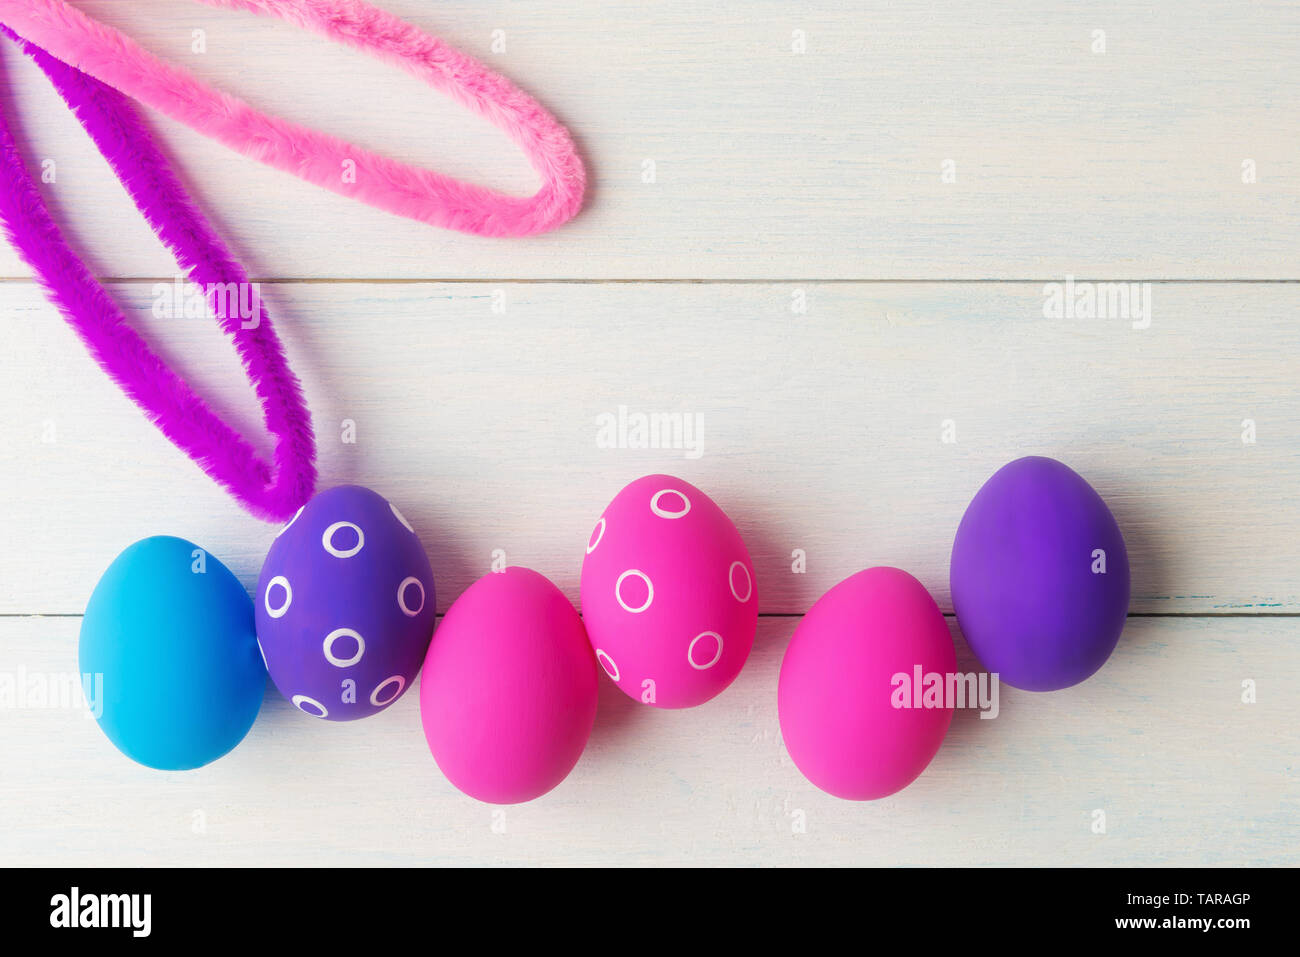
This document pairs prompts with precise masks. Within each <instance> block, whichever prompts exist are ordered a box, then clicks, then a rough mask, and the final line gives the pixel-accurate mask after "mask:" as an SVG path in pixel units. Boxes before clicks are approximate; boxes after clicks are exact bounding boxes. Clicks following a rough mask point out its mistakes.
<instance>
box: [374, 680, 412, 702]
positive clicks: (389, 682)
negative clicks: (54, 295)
mask: <svg viewBox="0 0 1300 957" xmlns="http://www.w3.org/2000/svg"><path fill="white" fill-rule="evenodd" d="M392 684H395V685H397V687H396V688H394V689H393V693H392V694H390V695H389V696H388V697H386V698H384V699H383V700H382V701H380V700H379V692H381V691H383V690H384V689H385V688H387V687H388V686H389V685H392ZM405 687H406V679H405V678H403V677H402V676H401V675H393V676H392V677H391V678H389V679H387V680H386V681H381V682H380V683H379V686H378V687H377V688H375V690H374V691H372V692H370V703H371V704H373V705H374V706H375V707H376V708H382V707H383V706H384V705H386V704H391V703H392V702H394V701H396V700H397V696H398V695H399V694H401V693H402V689H403V688H405Z"/></svg>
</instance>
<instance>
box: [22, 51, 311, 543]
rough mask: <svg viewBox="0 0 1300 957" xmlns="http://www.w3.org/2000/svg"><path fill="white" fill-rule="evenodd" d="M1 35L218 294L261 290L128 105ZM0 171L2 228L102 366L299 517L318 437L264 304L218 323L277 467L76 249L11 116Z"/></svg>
mask: <svg viewBox="0 0 1300 957" xmlns="http://www.w3.org/2000/svg"><path fill="white" fill-rule="evenodd" d="M0 32H3V33H4V34H5V35H6V36H8V37H9V38H10V39H13V40H16V41H17V42H18V43H19V44H20V45H21V46H22V48H23V51H24V52H25V53H27V55H28V56H30V57H31V58H32V59H33V60H34V61H35V62H36V64H37V66H39V67H40V68H41V69H42V70H43V71H44V72H45V73H46V75H47V76H49V78H50V80H51V81H52V82H53V84H54V86H55V88H56V89H57V90H58V91H59V94H60V95H61V96H62V97H63V99H64V101H65V102H66V103H67V104H68V106H69V107H70V108H71V109H72V110H73V112H74V113H75V114H76V116H77V119H78V120H79V121H80V122H81V125H82V126H83V127H85V129H86V132H87V133H89V134H90V137H91V139H92V140H94V142H95V145H96V146H97V147H98V148H99V150H100V152H101V153H103V154H104V157H105V159H107V160H108V162H109V164H110V165H111V166H112V167H113V171H114V172H115V173H116V174H117V176H118V178H119V179H120V180H121V181H122V184H123V185H124V186H125V187H126V189H127V191H128V192H129V193H130V195H131V198H132V200H133V201H134V203H135V205H136V208H137V209H139V210H140V212H141V213H142V214H143V215H144V217H145V218H146V219H147V220H148V222H149V225H150V226H151V227H152V228H153V231H154V232H155V233H156V234H157V236H158V238H159V239H160V240H162V242H163V243H164V244H165V245H166V246H167V247H168V249H170V250H171V252H172V255H173V256H174V257H175V258H176V262H177V264H178V265H179V266H180V267H181V269H182V270H184V271H185V273H186V275H187V276H188V278H189V280H190V281H191V282H193V283H196V284H198V285H199V286H200V287H202V288H203V289H204V290H207V291H209V292H210V291H212V290H214V289H216V288H218V287H225V288H226V289H229V288H232V287H231V286H228V285H227V284H234V285H233V288H235V289H239V290H243V289H250V288H253V287H252V286H251V284H250V283H249V282H248V277H247V275H246V274H245V273H244V270H243V269H242V268H241V267H240V265H239V264H238V263H237V262H235V260H234V259H233V258H232V257H231V256H230V254H229V252H227V251H226V249H225V247H224V246H223V245H222V242H221V240H220V239H219V238H218V237H217V235H216V233H215V232H213V230H212V229H211V227H209V225H208V224H207V222H206V221H205V220H204V218H203V215H202V214H201V213H200V212H199V210H198V208H197V207H196V206H195V205H194V204H193V203H192V202H191V201H190V198H189V196H188V195H187V194H186V192H185V190H184V188H183V187H182V186H181V184H180V181H179V180H178V179H177V178H176V176H175V174H174V173H173V172H172V170H171V167H170V166H169V164H168V162H167V159H166V157H165V156H164V155H163V154H162V153H161V151H160V150H159V149H158V148H157V147H156V146H155V145H154V142H153V139H152V138H151V137H150V135H149V132H148V130H147V129H146V128H145V127H144V125H143V123H141V121H140V118H139V117H138V116H137V115H136V114H135V113H134V111H133V110H132V109H131V106H130V104H129V102H128V101H127V100H126V99H125V98H124V97H122V96H121V95H120V94H118V93H116V92H114V91H113V90H111V89H109V88H108V87H106V86H104V85H103V84H102V83H100V82H98V81H97V80H95V79H93V78H91V77H89V76H86V75H85V74H83V73H80V72H78V71H77V70H75V69H73V68H71V67H69V66H67V65H66V64H65V63H63V62H61V61H60V60H56V59H54V58H53V57H51V56H49V55H48V54H47V53H45V52H44V51H43V50H40V49H39V48H37V47H36V46H34V45H33V44H31V43H29V42H27V41H25V40H23V39H20V38H19V37H17V36H15V35H14V34H13V33H12V32H11V31H10V30H8V29H7V28H4V27H0ZM0 176H3V178H4V182H3V185H2V186H0V221H2V222H3V226H4V230H5V232H6V234H7V235H8V237H9V240H10V242H12V243H13V245H14V247H15V248H16V249H17V250H18V252H19V253H20V254H21V256H22V257H23V259H24V260H25V261H26V262H27V263H28V265H29V266H31V268H32V270H33V272H35V274H36V277H37V279H38V280H39V281H40V283H41V284H42V286H43V287H44V289H45V292H46V294H47V295H48V297H49V298H50V299H51V301H53V302H54V303H55V305H57V306H58V307H59V309H60V311H61V312H62V313H63V317H64V318H65V319H66V320H67V321H68V323H69V324H70V325H71V326H72V327H73V328H74V329H75V330H76V331H77V334H78V335H79V336H80V337H81V340H82V342H84V343H85V345H86V347H87V348H88V349H89V350H90V352H91V355H93V356H94V357H95V361H97V362H98V363H99V364H100V366H101V367H102V368H103V369H104V370H105V371H106V372H107V373H108V374H109V375H110V376H111V377H112V378H113V379H114V381H116V382H117V384H118V385H119V386H120V387H121V388H122V390H123V391H124V392H126V394H127V395H129V396H130V397H131V399H132V400H133V401H134V402H135V403H136V404H137V405H138V406H140V408H141V409H142V410H144V412H145V414H146V415H148V416H149V418H150V419H152V421H153V422H154V424H155V425H157V426H158V428H159V429H161V430H162V432H163V433H164V434H165V435H166V436H167V437H168V438H169V439H171V441H172V442H173V443H174V444H175V445H177V446H178V447H180V448H181V449H183V450H185V452H187V453H188V454H189V456H190V457H191V458H192V459H194V460H195V461H196V462H197V463H198V464H199V465H200V466H201V467H202V468H203V469H204V471H206V472H207V473H208V475H210V476H211V477H212V478H213V479H215V480H216V481H217V482H218V483H219V484H221V485H222V486H224V487H225V488H226V489H227V490H228V491H229V492H230V494H231V495H233V496H234V497H235V498H236V499H238V500H239V501H240V502H241V503H242V504H243V505H244V506H245V507H246V508H247V509H248V510H249V511H250V512H252V513H253V514H255V515H257V516H258V517H259V518H263V519H267V520H269V521H283V520H285V519H287V518H289V517H290V516H291V515H293V514H294V512H295V511H296V510H297V509H298V507H299V506H300V505H302V504H303V503H304V502H306V501H307V499H309V498H310V497H311V494H312V491H313V489H314V487H315V484H316V465H315V458H316V442H315V438H314V436H313V434H312V427H311V418H310V415H309V414H308V412H307V407H306V405H305V404H304V402H303V398H302V393H301V390H300V389H299V386H298V380H297V379H296V378H295V377H294V375H293V373H292V372H291V371H290V369H289V366H288V363H287V362H286V361H285V358H284V350H283V347H282V346H281V345H280V340H279V339H278V338H277V337H276V334H275V330H274V329H273V328H272V326H271V320H270V317H269V316H267V314H266V310H265V308H264V307H263V306H262V304H261V303H260V301H259V302H256V305H255V312H250V313H249V314H248V315H244V313H243V310H240V309H236V310H233V311H232V310H230V309H229V308H226V309H223V310H221V311H220V313H219V314H218V315H217V317H216V318H217V322H218V324H219V325H220V326H221V328H222V331H223V332H224V333H225V334H226V335H227V337H229V338H230V339H231V340H232V341H233V343H234V345H235V350H236V352H237V353H238V355H239V359H240V362H241V363H242V364H243V366H244V370H245V372H246V373H247V375H248V378H249V380H250V381H251V382H252V384H253V387H254V390H255V391H256V393H257V398H258V401H259V402H260V403H261V406H262V411H263V417H264V421H265V423H266V427H267V429H268V430H269V431H270V433H271V434H272V435H273V436H274V437H275V453H274V461H273V462H271V463H268V462H265V461H263V460H261V459H260V458H258V456H257V453H256V452H255V450H254V449H253V447H252V446H251V445H250V444H249V443H248V442H247V441H246V440H245V439H244V438H243V437H242V436H241V435H239V433H237V432H236V431H235V430H233V429H232V428H230V426H228V425H227V424H226V423H225V422H224V421H223V420H222V419H221V418H220V417H219V416H218V415H217V414H216V413H214V412H213V411H212V410H211V409H209V408H208V406H207V405H206V403H204V401H203V399H202V398H200V397H199V396H198V395H197V394H195V392H194V391H193V390H192V389H191V388H190V387H189V385H188V384H187V383H186V382H185V380H184V379H182V378H181V377H180V376H179V375H177V374H176V372H175V371H173V370H172V369H171V367H170V366H168V365H167V363H166V362H165V361H163V360H162V359H161V358H160V357H159V356H158V355H157V354H156V353H155V352H154V351H153V350H152V349H150V348H149V344H148V343H147V342H146V341H145V340H144V339H143V338H142V337H141V336H140V335H139V333H137V332H136V331H135V330H134V329H133V328H132V327H131V326H130V324H129V323H128V321H127V319H126V316H125V315H124V314H123V313H122V311H121V309H119V308H118V306H117V305H116V304H115V303H114V302H113V300H112V299H111V298H110V297H109V296H108V294H107V293H106V292H105V291H104V288H103V286H101V285H100V283H99V282H98V280H97V279H96V278H95V277H94V276H93V275H92V274H91V272H90V270H89V269H88V268H87V267H86V265H85V263H83V262H82V261H81V260H80V259H79V258H78V257H77V255H76V254H75V253H74V252H73V251H72V249H71V248H70V247H69V245H68V243H67V242H66V240H65V239H64V238H63V235H62V233H61V232H60V230H59V228H58V226H57V225H56V224H55V222H54V220H53V218H52V217H51V216H50V213H49V210H48V209H47V207H46V205H45V201H44V199H43V198H42V197H41V193H40V190H39V189H38V188H37V186H36V183H35V182H34V181H33V179H32V177H31V175H30V174H29V172H28V170H27V167H26V165H25V164H24V162H23V159H22V156H21V154H20V153H19V150H18V146H17V143H16V142H15V141H14V137H13V134H12V133H11V132H10V130H9V127H8V124H7V123H6V122H5V120H4V117H3V116H0ZM211 305H212V303H211V302H209V306H211ZM228 305H229V300H227V306H228ZM232 312H233V314H232Z"/></svg>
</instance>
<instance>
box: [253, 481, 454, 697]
mask: <svg viewBox="0 0 1300 957" xmlns="http://www.w3.org/2000/svg"><path fill="white" fill-rule="evenodd" d="M254 604H255V605H256V610H257V642H258V644H259V645H260V646H261V648H262V657H263V658H264V659H265V660H266V670H267V671H268V672H270V674H271V680H272V681H274V682H275V686H276V688H278V689H279V691H280V693H281V694H282V695H284V696H285V697H286V698H288V699H289V701H291V702H292V703H293V705H294V706H295V707H296V708H298V709H299V710H300V711H302V712H303V713H304V714H309V715H311V716H312V717H315V718H325V719H326V720H329V721H352V720H355V719H357V718H365V717H368V716H370V715H372V714H376V713H378V712H380V711H383V710H384V709H385V708H386V707H388V706H389V705H390V704H392V703H393V702H394V701H396V700H397V699H398V698H400V697H401V696H402V695H403V694H404V693H405V692H406V691H407V689H409V688H410V687H411V685H412V684H414V682H415V676H416V675H417V674H418V673H419V670H420V665H421V664H422V663H423V662H424V656H425V653H426V652H427V651H428V648H429V639H430V637H431V636H432V635H433V625H434V591H433V572H432V571H431V570H430V568H429V559H428V556H427V555H425V553H424V547H423V546H422V545H421V544H420V539H419V538H418V537H417V536H416V534H415V530H414V529H413V528H411V525H410V523H409V522H407V520H406V519H405V518H404V517H403V516H402V513H401V512H399V511H398V510H397V507H396V506H394V505H392V504H391V503H389V501H388V500H387V499H385V498H384V497H383V496H382V495H379V494H377V493H376V492H372V491H371V490H370V489H368V488H362V487H361V486H359V485H340V486H338V487H337V488H332V489H329V490H328V491H325V492H321V493H320V494H319V495H317V496H316V497H315V498H313V499H312V500H311V501H310V502H308V503H307V504H306V505H304V506H303V507H302V508H301V509H299V510H298V514H297V515H295V516H294V517H293V518H292V519H291V520H290V521H289V523H288V524H287V525H285V526H284V528H283V529H281V530H280V533H279V534H278V535H277V536H276V539H275V542H274V543H273V544H272V545H271V550H270V552H268V553H267V556H266V562H265V563H264V564H263V565H262V574H261V575H260V576H259V578H258V581H257V594H256V596H255V601H254Z"/></svg>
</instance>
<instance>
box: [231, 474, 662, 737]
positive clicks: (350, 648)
mask: <svg viewBox="0 0 1300 957" xmlns="http://www.w3.org/2000/svg"><path fill="white" fill-rule="evenodd" d="M258 589H259V591H260V592H261V594H262V600H261V601H260V602H257V604H256V605H255V608H254V610H255V617H256V623H257V639H258V648H259V653H260V655H261V657H262V661H263V664H264V665H266V670H267V673H268V674H269V675H270V677H271V679H272V681H273V682H274V683H275V685H276V688H277V689H278V690H279V691H280V693H281V694H283V695H284V697H285V698H286V699H288V700H289V701H291V702H293V704H294V706H295V707H296V708H298V709H299V710H301V711H303V712H304V713H305V714H309V715H311V716H313V717H317V718H328V719H329V720H331V721H350V720H355V719H357V718H364V717H366V716H368V715H371V714H374V713H375V712H376V711H377V710H380V709H383V708H386V707H388V706H389V705H391V704H393V703H394V702H395V701H397V699H398V698H400V697H401V696H402V695H403V694H405V693H407V692H408V691H410V690H411V688H412V686H413V685H414V684H415V683H416V682H415V679H416V676H417V675H418V674H419V671H420V666H421V664H422V663H423V661H424V656H425V653H426V652H427V651H428V646H429V640H430V636H431V634H432V632H433V627H434V624H435V622H436V616H435V610H436V609H435V604H436V598H435V586H434V578H433V572H432V569H431V568H430V566H429V560H428V556H427V555H426V554H425V551H424V549H423V547H422V546H421V544H420V539H419V535H417V534H416V533H415V529H414V528H413V527H412V526H411V524H410V523H409V522H408V521H407V520H406V517H405V516H404V515H402V513H401V512H400V511H399V510H398V508H397V506H396V505H394V504H393V503H392V502H390V501H388V499H387V498H385V497H384V496H382V495H379V494H377V493H375V492H374V491H372V490H370V489H367V488H363V487H361V486H356V485H344V486H338V487H335V488H332V489H328V490H326V491H324V492H321V493H320V494H319V495H317V496H316V497H314V498H313V499H312V500H311V501H309V502H308V503H307V504H306V505H304V506H303V507H302V508H300V509H299V510H298V512H297V513H296V514H295V515H294V517H293V518H292V519H290V520H289V522H288V523H286V524H285V525H284V527H283V528H282V529H280V532H279V533H278V534H277V536H276V538H275V540H274V541H273V542H272V544H271V546H270V548H269V550H268V553H267V556H266V559H265V561H264V562H263V565H262V570H261V572H260V574H259V576H258ZM638 594H639V592H638ZM354 642H355V644H354ZM340 671H342V672H343V674H340ZM344 677H346V679H347V681H345V682H344V685H345V689H344V691H340V685H339V682H340V680H341V679H343V678H344ZM326 704H327V705H328V707H326Z"/></svg>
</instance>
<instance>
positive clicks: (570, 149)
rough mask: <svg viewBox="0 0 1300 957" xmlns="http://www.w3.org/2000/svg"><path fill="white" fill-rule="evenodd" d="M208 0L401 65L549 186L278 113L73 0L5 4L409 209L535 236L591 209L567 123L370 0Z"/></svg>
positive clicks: (76, 61) (225, 134)
mask: <svg viewBox="0 0 1300 957" xmlns="http://www.w3.org/2000/svg"><path fill="white" fill-rule="evenodd" d="M199 2H202V3H206V4H208V5H209V6H213V7H229V8H232V9H237V10H246V11H252V12H254V13H259V14H265V15H268V16H274V17H278V18H280V19H282V20H285V21H287V22H289V23H293V24H295V25H297V26H300V27H303V28H305V29H308V30H311V31H313V32H316V33H319V34H321V35H323V36H325V37H326V38H328V39H331V40H334V41H336V42H339V43H344V44H347V45H348V46H352V47H355V48H357V49H359V50H362V51H365V52H367V53H369V54H371V55H373V56H375V57H378V58H379V59H381V60H384V61H386V62H389V63H392V64H394V65H397V66H400V67H401V68H403V69H405V70H406V71H407V72H409V73H411V74H412V75H414V76H415V77H417V78H418V79H420V80H422V81H424V82H425V83H427V84H429V85H430V86H432V87H434V88H436V89H439V90H442V91H443V92H445V93H447V94H449V95H451V96H453V97H454V98H455V99H457V100H458V101H459V102H460V103H462V104H463V105H465V106H466V107H467V108H468V109H470V110H472V111H473V112H475V113H479V114H481V115H482V116H484V117H486V118H487V119H488V120H489V121H490V122H492V123H493V124H494V125H496V126H498V127H500V128H501V129H503V130H505V132H506V133H507V134H508V135H509V136H510V137H511V139H512V140H514V142H515V143H517V144H518V145H519V146H520V147H521V148H522V149H523V151H524V153H525V154H526V155H527V157H528V159H529V162H531V163H532V165H533V168H534V169H536V170H537V172H538V174H539V175H540V176H541V178H542V186H541V188H540V189H539V190H538V191H537V192H536V193H535V194H534V195H532V196H529V197H517V196H509V195H507V194H505V193H500V192H497V191H495V190H491V189H487V188H486V187H483V186H478V185H475V184H473V183H469V182H466V181H464V180H458V179H454V178H452V177H449V176H445V175H443V174H441V173H436V172H433V171H431V170H427V169H422V168H420V167H417V166H412V165H410V164H408V163H402V162H398V161H396V160H393V159H390V158H388V157H385V156H382V155H380V154H378V153H374V152H371V151H370V150H366V149H362V148H361V147H359V146H355V145H353V144H351V143H348V142H347V141H345V140H342V139H339V138H338V137H335V136H331V135H329V134H326V133H322V132H320V131H318V130H313V129H311V128H309V127H305V126H300V125H298V124H296V123H293V122H291V121H289V120H285V119H281V118H279V117H275V116H268V115H266V114H264V113H261V112H259V111H258V110H256V109H254V108H253V107H252V106H250V105H249V104H248V103H246V102H244V101H243V100H241V99H238V98H237V97H234V96H231V95H229V94H227V93H223V92H221V91H219V90H217V89H214V88H213V87H210V86H208V85H207V84H205V83H202V82H200V81H199V80H197V79H196V78H195V77H194V76H193V75H192V74H190V73H189V72H188V71H187V70H184V69H182V68H181V67H178V66H176V65H175V64H171V63H168V62H166V61H164V60H161V59H159V58H158V57H156V56H154V55H153V54H151V53H149V52H147V51H146V50H144V49H142V48H141V47H140V46H139V45H138V44H137V43H136V42H135V41H134V40H132V39H131V38H130V37H128V36H126V35H125V34H123V33H121V32H120V31H118V30H116V29H114V28H112V27H109V26H106V25H104V24H103V23H100V22H99V21H97V20H94V19H93V18H91V17H89V16H87V15H86V14H85V13H83V12H81V11H80V10H78V9H76V8H75V7H72V6H69V5H68V4H67V3H66V2H64V0H0V21H2V22H4V23H6V24H8V25H9V26H10V27H12V28H13V29H14V30H15V31H17V32H18V33H19V34H21V35H22V36H24V37H26V38H27V39H28V40H30V41H31V42H33V43H35V44H37V45H38V46H41V47H43V48H45V49H46V50H48V51H49V52H50V53H51V54H53V55H54V56H56V57H58V58H59V59H61V60H63V61H64V62H66V63H69V64H71V65H72V66H75V67H77V68H78V69H80V70H82V71H83V72H85V73H88V74H89V75H91V76H93V77H95V78H96V79H98V80H100V81H101V82H103V83H106V84H108V85H109V86H112V87H114V88H116V89H118V90H120V91H122V92H123V93H126V94H127V95H128V96H131V97H132V98H134V99H136V100H138V101H140V102H141V103H145V104H147V105H149V106H151V107H153V108H154V109H156V110H159V111H160V112H162V113H165V114H167V115H168V116H170V117H172V118H173V119H175V120H178V121H179V122H181V123H184V124H185V125H187V126H189V127H191V128H192V129H194V130H196V131H197V132H199V133H202V134H203V135H205V136H208V137H211V138H212V139H214V140H217V141H218V142H220V143H223V144H225V145H226V146H228V147H230V148H231V149H233V150H236V151H237V152H240V153H242V154H244V155H245V156H248V157H251V158H252V159H255V160H258V161H259V162H261V163H265V164H267V165H268V166H273V167H275V168H277V169H280V170H283V171H284V172H287V173H292V174H293V175H295V176H298V177H300V178H302V179H304V180H307V181H308V182H311V183H314V184H316V185H317V186H321V187H323V188H325V189H328V190H331V191H332V192H335V193H338V194H340V195H343V196H347V197H350V198H353V199H358V200H360V201H362V202H364V203H367V204H369V205H371V206H375V207H378V208H379V209H383V210H386V211H388V212H390V213H396V214H397V215H399V216H406V217H408V218H410V219H416V220H419V221H421V222H425V223H429V224H430V225H434V226H442V227H446V228H448V229H457V230H460V231H462V232H467V233H476V234H479V235H483V236H526V235H530V234H533V233H540V232H544V231H546V230H549V229H554V228H555V227H556V226H559V225H561V224H562V223H564V222H567V221H568V220H569V219H571V218H572V217H573V216H574V215H575V214H576V213H577V212H578V209H579V208H580V207H581V205H582V194H583V190H584V188H585V184H586V171H585V170H584V169H583V165H582V161H581V159H580V158H579V157H578V153H577V149H576V148H575V146H574V144H573V140H572V138H571V137H570V136H569V133H568V131H567V130H565V128H564V127H563V126H561V125H560V124H559V123H558V122H557V121H556V119H555V118H554V117H553V116H551V114H550V113H548V112H547V111H546V110H545V109H544V108H543V107H542V106H541V105H540V104H539V103H538V102H537V101H536V100H534V99H533V98H532V97H530V96H528V95H527V94H526V93H524V92H523V91H522V90H520V89H519V88H518V87H516V86H515V85H514V84H512V83H511V82H510V81H509V80H507V79H505V78H504V77H502V76H501V75H500V74H498V73H494V72H493V71H491V70H489V69H488V68H487V67H486V66H484V65H483V64H482V63H479V62H478V61H477V60H475V59H473V58H472V57H469V56H466V55H465V54H463V53H461V52H460V51H458V50H456V49H453V48H452V47H450V46H448V45H447V44H445V43H443V42H442V41H441V40H439V39H438V38H436V37H433V36H430V35H429V34H427V33H424V32H423V31H421V30H419V29H418V28H416V27H414V26H412V25H411V24H409V23H406V22H405V21H403V20H399V19H398V18H397V17H394V16H392V15H391V14H389V13H386V12H384V11H383V10H379V9H377V8H375V7H372V6H370V5H369V4H367V3H363V2H360V0H199ZM348 161H350V162H352V163H354V164H355V176H350V177H347V178H346V179H347V180H348V181H347V182H344V179H345V177H343V176H342V175H340V170H342V169H343V168H344V167H343V164H344V163H345V162H348ZM349 169H351V167H350V168H349Z"/></svg>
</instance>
